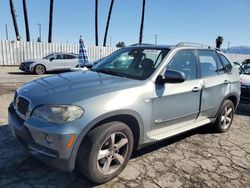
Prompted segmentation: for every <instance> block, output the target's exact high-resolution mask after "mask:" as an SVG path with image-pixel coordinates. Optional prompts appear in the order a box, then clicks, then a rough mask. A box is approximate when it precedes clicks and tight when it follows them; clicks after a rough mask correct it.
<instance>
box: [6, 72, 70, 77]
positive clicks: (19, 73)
mask: <svg viewBox="0 0 250 188" xmlns="http://www.w3.org/2000/svg"><path fill="white" fill-rule="evenodd" d="M64 72H69V71H50V72H46V73H45V74H44V75H50V74H59V73H64ZM8 74H14V75H34V76H39V75H37V74H35V73H33V72H23V71H18V72H17V71H15V72H8Z"/></svg>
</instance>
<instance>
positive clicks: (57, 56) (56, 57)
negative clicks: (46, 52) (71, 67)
mask: <svg viewBox="0 0 250 188" xmlns="http://www.w3.org/2000/svg"><path fill="white" fill-rule="evenodd" d="M54 57H55V59H63V54H57V55H55V56H54Z"/></svg>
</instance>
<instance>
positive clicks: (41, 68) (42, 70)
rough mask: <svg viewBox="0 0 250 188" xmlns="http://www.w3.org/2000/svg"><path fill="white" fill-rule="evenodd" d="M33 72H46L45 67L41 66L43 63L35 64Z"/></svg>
mask: <svg viewBox="0 0 250 188" xmlns="http://www.w3.org/2000/svg"><path fill="white" fill-rule="evenodd" d="M34 72H35V73H36V74H39V75H41V74H44V73H45V72H46V69H45V67H44V66H43V65H40V64H39V65H36V66H35V68H34Z"/></svg>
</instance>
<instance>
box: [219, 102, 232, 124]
mask: <svg viewBox="0 0 250 188" xmlns="http://www.w3.org/2000/svg"><path fill="white" fill-rule="evenodd" d="M232 119H233V108H232V107H231V106H230V105H228V106H226V107H225V109H224V110H223V112H222V116H221V127H222V128H223V129H227V128H228V127H229V126H230V124H231V122H232Z"/></svg>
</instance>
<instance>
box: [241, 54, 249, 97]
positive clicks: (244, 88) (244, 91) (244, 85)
mask: <svg viewBox="0 0 250 188" xmlns="http://www.w3.org/2000/svg"><path fill="white" fill-rule="evenodd" d="M240 77H241V101H242V102H244V101H246V102H250V59H249V61H244V62H243V63H242V65H241V68H240Z"/></svg>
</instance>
